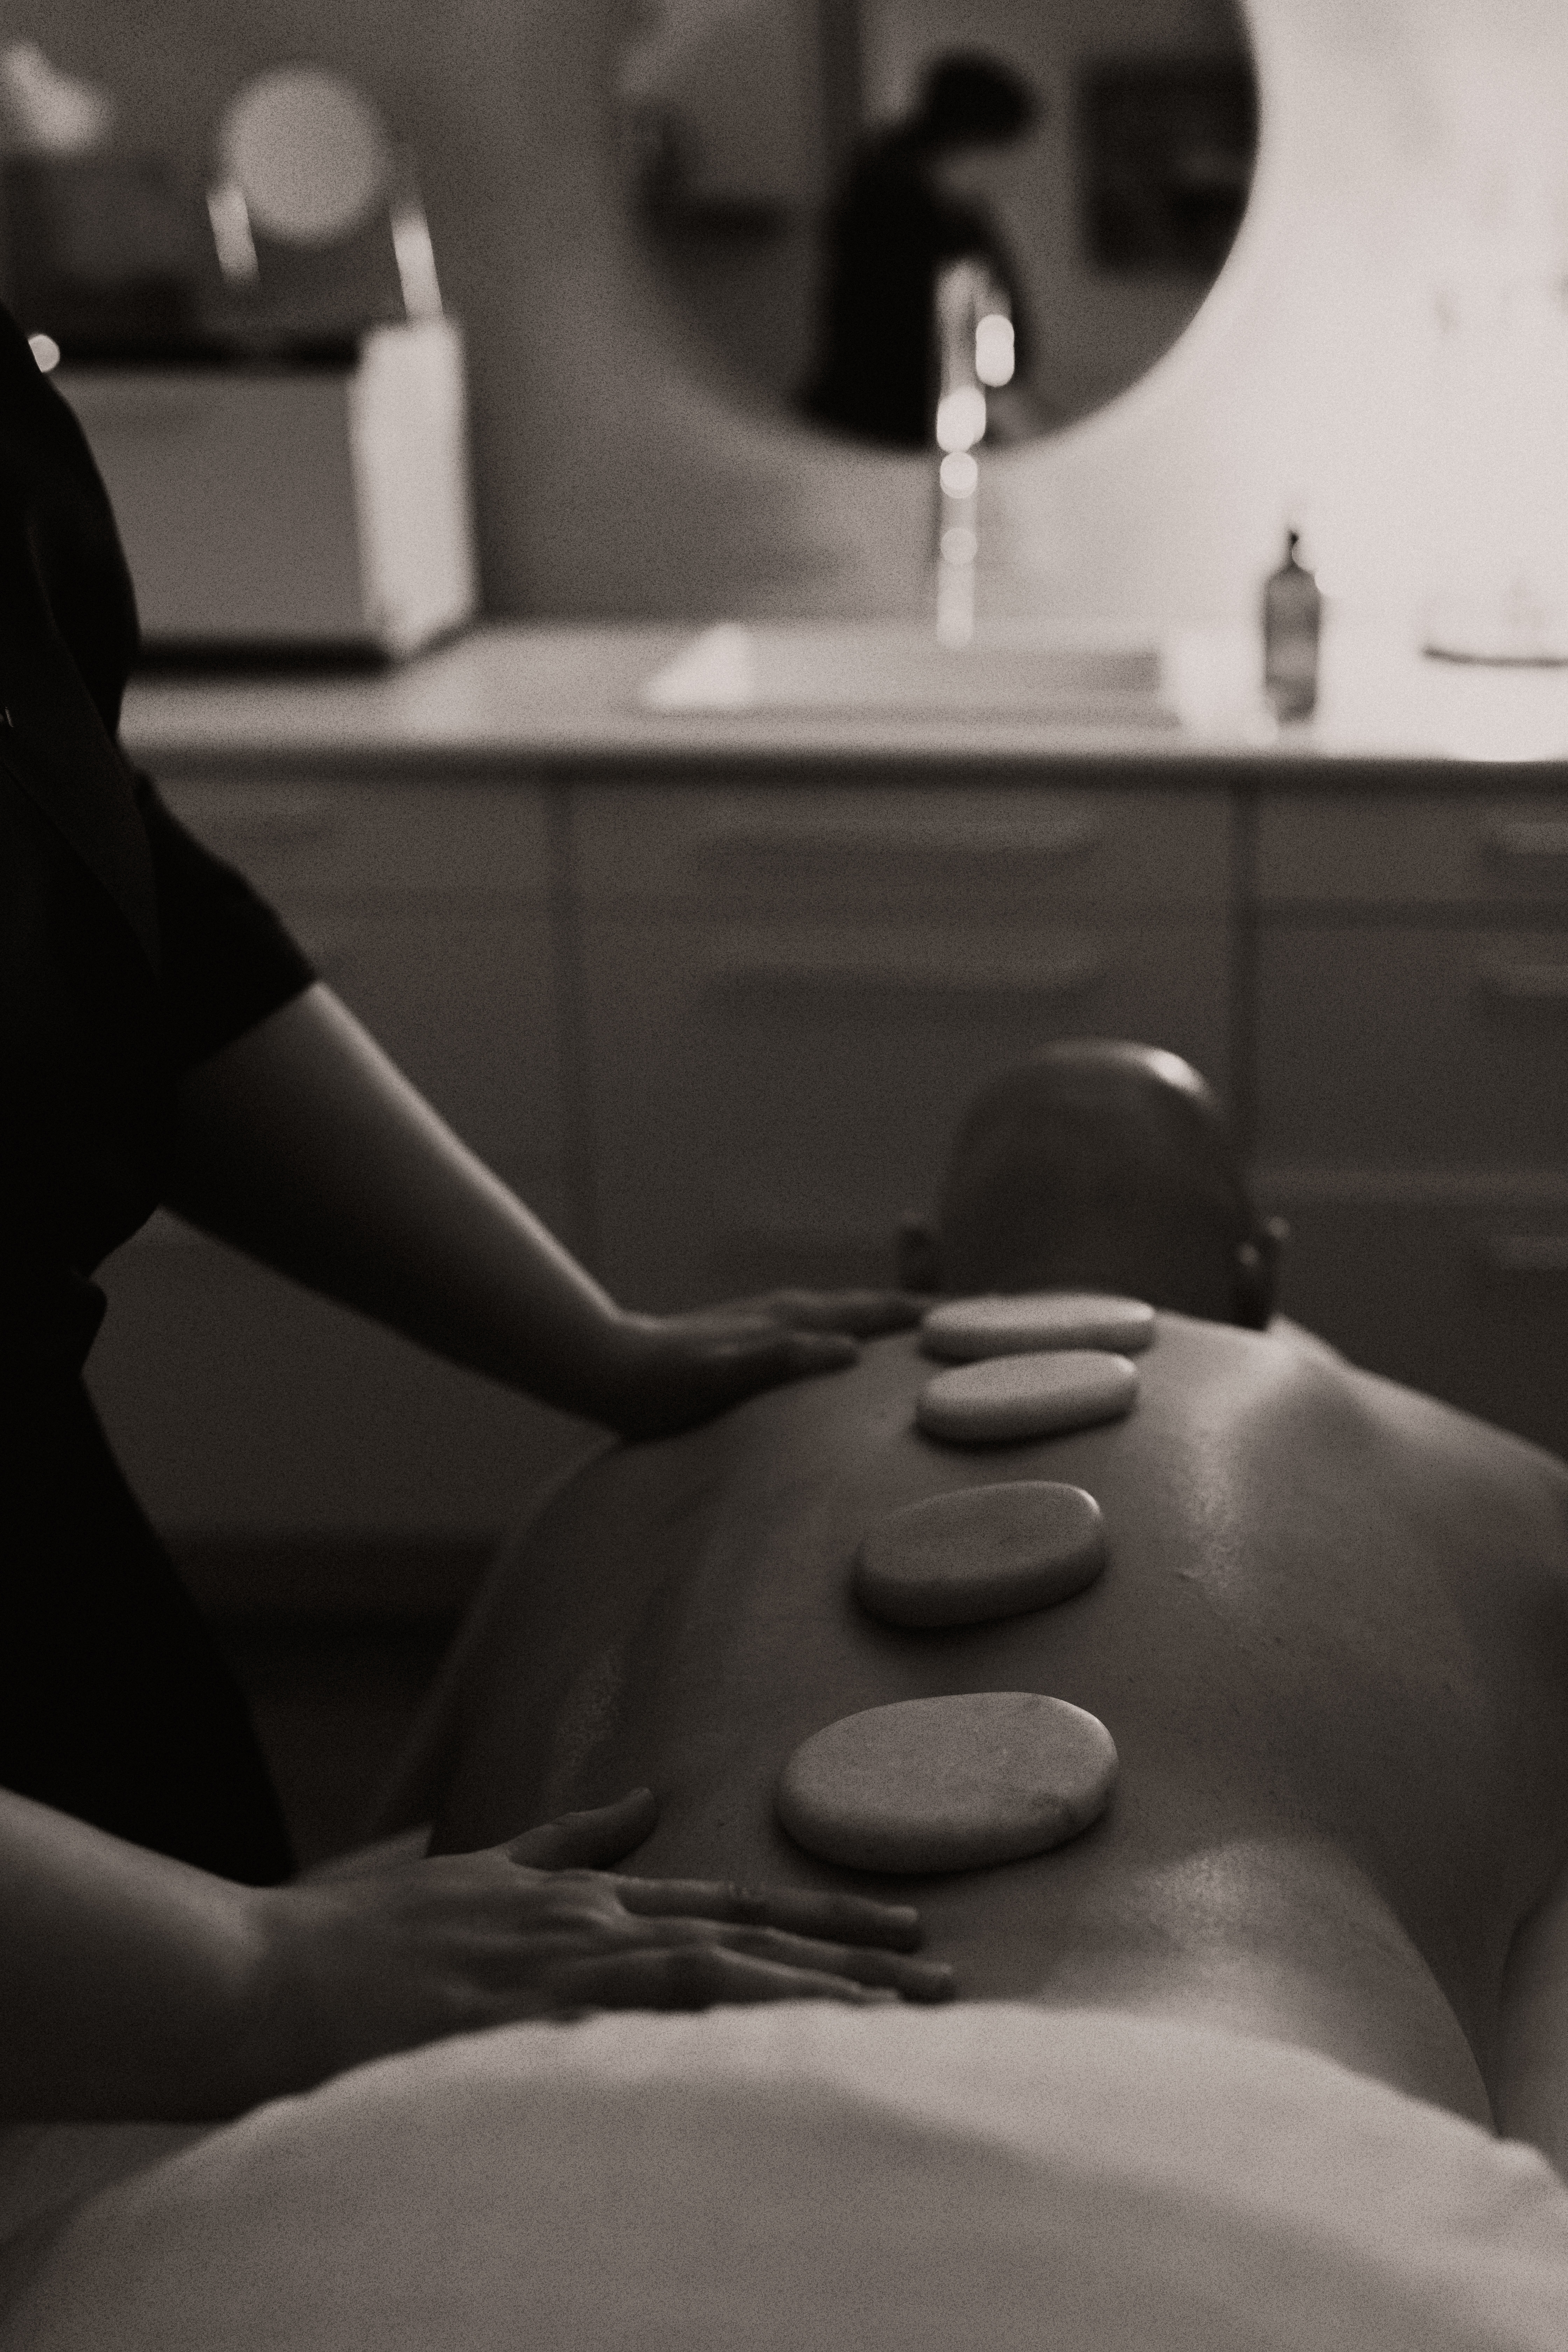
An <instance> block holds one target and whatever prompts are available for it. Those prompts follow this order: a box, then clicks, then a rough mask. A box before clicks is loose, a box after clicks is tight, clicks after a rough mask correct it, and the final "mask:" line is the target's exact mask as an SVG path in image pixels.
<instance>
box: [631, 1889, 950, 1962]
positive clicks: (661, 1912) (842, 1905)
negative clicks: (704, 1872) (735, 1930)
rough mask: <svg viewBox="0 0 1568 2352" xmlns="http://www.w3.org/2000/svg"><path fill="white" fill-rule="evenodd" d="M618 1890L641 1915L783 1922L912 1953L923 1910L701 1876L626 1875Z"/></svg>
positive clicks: (840, 1940) (743, 1923) (808, 1932)
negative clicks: (659, 1876) (653, 1876)
mask: <svg viewBox="0 0 1568 2352" xmlns="http://www.w3.org/2000/svg"><path fill="white" fill-rule="evenodd" d="M615 1890H616V1895H617V1896H618V1897H619V1899H620V1901H621V1904H622V1906H624V1908H625V1909H626V1910H627V1911H632V1912H635V1913H636V1914H637V1916H639V1917H641V1918H655V1917H657V1918H664V1919H716V1920H720V1921H722V1922H724V1923H725V1924H727V1925H730V1926H734V1927H784V1928H788V1929H790V1930H791V1931H793V1933H795V1935H797V1936H817V1937H822V1938H823V1939H824V1940H825V1941H826V1942H828V1943H833V1944H882V1945H886V1946H887V1947H888V1948H889V1950H891V1951H895V1952H912V1951H914V1950H915V1949H916V1948H918V1946H919V1944H920V1940H921V1921H920V1914H919V1912H918V1911H916V1910H914V1909H913V1908H912V1907H911V1906H910V1905H909V1904H907V1903H878V1902H876V1901H874V1900H873V1899H872V1898H871V1897H870V1896H869V1895H838V1894H826V1895H825V1894H816V1893H814V1892H812V1891H811V1890H810V1889H809V1888H806V1887H801V1886H742V1885H735V1884H733V1883H731V1884H723V1883H721V1882H719V1881H717V1880H710V1879H702V1878H623V1877H620V1876H619V1875H617V1876H616V1880H615Z"/></svg>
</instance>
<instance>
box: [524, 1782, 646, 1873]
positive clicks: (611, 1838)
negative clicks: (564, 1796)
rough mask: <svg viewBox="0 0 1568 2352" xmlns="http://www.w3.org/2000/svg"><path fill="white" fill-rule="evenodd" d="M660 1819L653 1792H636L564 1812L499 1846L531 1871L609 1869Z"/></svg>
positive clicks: (642, 1839) (639, 1843) (641, 1840)
mask: <svg viewBox="0 0 1568 2352" xmlns="http://www.w3.org/2000/svg"><path fill="white" fill-rule="evenodd" d="M657 1823H658V1799H657V1798H656V1797H655V1795H654V1793H653V1791H652V1790H651V1789H633V1790H630V1791H629V1792H628V1793H627V1794H626V1796H624V1797H617V1799H616V1801H615V1803H614V1804H613V1805H595V1806H594V1807H593V1808H592V1809H591V1810H590V1811H586V1812H581V1813H563V1814H562V1815H561V1816H560V1817H559V1819H557V1820H555V1821H552V1822H541V1823H540V1824H539V1826H538V1828H537V1829H531V1830H524V1831H523V1832H522V1835H521V1837H515V1838H511V1839H510V1840H509V1841H508V1843H506V1844H505V1845H504V1846H503V1847H502V1848H501V1852H502V1853H504V1854H505V1855H506V1857H507V1859H508V1861H509V1862H515V1863H521V1864H526V1865H527V1866H528V1867H529V1868H530V1869H532V1870H606V1869H608V1867H609V1865H610V1864H612V1863H615V1862H619V1861H620V1859H621V1857H622V1855H623V1854H627V1853H631V1852H632V1850H633V1848H634V1847H636V1846H639V1845H641V1844H642V1843H643V1841H644V1839H645V1838H647V1836H649V1835H650V1833H651V1832H652V1831H653V1829H654V1828H655V1826H656V1825H657Z"/></svg>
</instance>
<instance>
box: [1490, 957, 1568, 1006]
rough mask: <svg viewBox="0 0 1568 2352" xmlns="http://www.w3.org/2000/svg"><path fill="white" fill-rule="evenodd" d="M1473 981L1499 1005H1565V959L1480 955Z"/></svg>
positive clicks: (1567, 988) (1567, 987)
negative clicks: (1562, 960) (1563, 960)
mask: <svg viewBox="0 0 1568 2352" xmlns="http://www.w3.org/2000/svg"><path fill="white" fill-rule="evenodd" d="M1476 984H1477V986H1478V987H1479V990H1480V992H1481V994H1482V995H1483V996H1488V997H1491V998H1494V999H1495V1000H1496V1001H1497V1002H1498V1003H1501V1004H1563V1005H1568V962H1559V961H1556V960H1555V959H1554V958H1551V957H1545V956H1538V957H1537V956H1482V957H1481V958H1479V961H1478V962H1477V966H1476Z"/></svg>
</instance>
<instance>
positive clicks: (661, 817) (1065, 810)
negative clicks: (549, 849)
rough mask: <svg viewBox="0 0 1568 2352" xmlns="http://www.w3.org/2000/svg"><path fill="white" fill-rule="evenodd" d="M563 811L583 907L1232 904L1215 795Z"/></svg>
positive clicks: (600, 787) (658, 796)
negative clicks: (631, 904) (1070, 902)
mask: <svg viewBox="0 0 1568 2352" xmlns="http://www.w3.org/2000/svg"><path fill="white" fill-rule="evenodd" d="M572 812H573V818H572V821H573V839H574V853H575V858H576V866H577V875H578V882H579V887H580V888H581V891H582V894H583V898H584V903H585V904H586V905H587V906H589V907H591V908H592V907H596V906H608V905H611V904H614V903H616V902H640V903H643V904H647V905H654V906H668V907H671V908H674V907H688V908H705V909H710V910H712V911H719V910H721V909H722V908H726V907H733V908H737V909H740V908H750V907H755V908H770V909H772V910H773V911H775V912H782V911H785V910H790V911H795V912H799V913H802V914H805V913H808V912H811V911H813V910H816V911H820V912H822V913H825V914H826V913H830V912H843V913H851V912H854V911H855V910H857V909H860V908H865V909H870V910H876V911H879V912H886V913H888V914H897V913H900V912H906V913H919V912H921V911H924V910H926V909H928V908H929V909H932V910H941V911H944V912H951V911H952V910H953V909H954V908H963V907H965V906H971V907H973V908H976V909H978V910H980V911H982V912H987V911H989V910H992V909H1006V908H1016V909H1022V908H1027V907H1029V906H1031V905H1034V904H1037V903H1040V902H1045V901H1049V900H1052V899H1057V900H1062V899H1077V900H1085V901H1089V902H1104V903H1107V904H1116V903H1132V904H1139V905H1166V906H1191V907H1194V908H1200V907H1201V908H1220V907H1222V906H1224V905H1225V904H1226V902H1227V900H1228V897H1229V892H1230V839H1231V833H1230V827H1231V814H1230V809H1229V804H1228V803H1227V802H1226V799H1225V797H1224V795H1223V794H1220V793H1160V792H1126V793H1119V792H1104V793H1072V792H1060V793H1058V792H1053V791H1050V790H1048V789H1044V788H1037V787H1030V786H1027V785H1019V786H1017V787H1016V788H1015V789H1012V790H998V789H997V788H995V787H994V786H981V785H976V786H974V787H973V789H967V790H953V789H952V788H950V787H949V788H943V787H940V786H933V787H931V789H929V790H926V789H921V788H920V787H915V786H888V787H878V786H872V785H855V786H851V787H838V786H832V785H824V786H811V785H805V784H803V785H801V786H799V787H797V788H795V789H789V788H784V787H773V786H763V785H755V784H745V783H742V782H737V783H736V784H734V785H732V786H730V787H729V788H727V789H725V788H717V787H713V786H711V785H697V784H693V785H689V786H666V785H653V784H648V785H637V784H626V785H619V784H596V785H582V786H579V787H577V788H576V789H575V790H574V793H573V795H572Z"/></svg>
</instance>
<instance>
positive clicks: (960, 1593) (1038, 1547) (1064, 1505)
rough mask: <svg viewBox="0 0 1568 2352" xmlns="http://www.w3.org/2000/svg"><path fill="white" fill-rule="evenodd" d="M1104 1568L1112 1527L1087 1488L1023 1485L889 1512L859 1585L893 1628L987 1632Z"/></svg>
mask: <svg viewBox="0 0 1568 2352" xmlns="http://www.w3.org/2000/svg"><path fill="white" fill-rule="evenodd" d="M1104 1566H1105V1523H1104V1521H1103V1520H1102V1519H1101V1517H1100V1505H1099V1504H1098V1503H1097V1502H1096V1501H1095V1499H1094V1496H1092V1495H1086V1494H1085V1493H1084V1491H1083V1488H1082V1487H1081V1486H1058V1485H1056V1484H1055V1483H1053V1482H1051V1481H1049V1480H1047V1479H1044V1478H1020V1479H1018V1480H1016V1482H1015V1483H1014V1484H1013V1485H1012V1486H964V1487H960V1488H959V1489H958V1491H957V1492H956V1493H955V1494H952V1495H929V1496H927V1497H926V1499H925V1500H924V1501H923V1502H921V1503H908V1504H906V1505H905V1507H904V1508H903V1509H902V1510H900V1511H889V1514H888V1516H887V1517H886V1518H882V1519H879V1520H878V1521H877V1524H876V1525H875V1527H873V1528H868V1530H867V1533H866V1536H865V1538H864V1540H863V1542H862V1543H861V1546H860V1549H859V1551H858V1553H857V1554H856V1558H855V1569H854V1586H855V1591H856V1592H857V1594H858V1596H859V1599H860V1600H861V1601H862V1602H863V1603H864V1605H865V1606H866V1607H867V1608H868V1610H870V1612H871V1613H872V1615H873V1616H875V1617H881V1618H885V1619H886V1621H887V1622H888V1623H889V1624H891V1625H983V1624H984V1623H986V1622H988V1621H989V1620H990V1619H992V1618H994V1617H1016V1616H1018V1615H1020V1614H1021V1613H1022V1612H1024V1611H1025V1610H1026V1609H1048V1608H1049V1607H1050V1605H1051V1603H1052V1602H1053V1601H1066V1600H1068V1599H1069V1598H1070V1597H1071V1595H1072V1594H1073V1593H1075V1592H1081V1591H1083V1588H1084V1586H1085V1585H1086V1584H1092V1583H1093V1581H1094V1580H1095V1578H1096V1577H1097V1576H1098V1575H1099V1574H1100V1570H1101V1569H1102V1568H1103V1567H1104Z"/></svg>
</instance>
